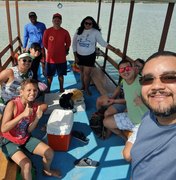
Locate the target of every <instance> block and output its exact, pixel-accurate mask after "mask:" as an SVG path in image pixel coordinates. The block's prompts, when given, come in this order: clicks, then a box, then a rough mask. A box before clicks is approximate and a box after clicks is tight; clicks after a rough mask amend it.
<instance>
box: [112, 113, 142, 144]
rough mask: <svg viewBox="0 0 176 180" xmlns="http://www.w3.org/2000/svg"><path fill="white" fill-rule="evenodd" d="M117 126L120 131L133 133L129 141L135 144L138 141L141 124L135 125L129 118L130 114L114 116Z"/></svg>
mask: <svg viewBox="0 0 176 180" xmlns="http://www.w3.org/2000/svg"><path fill="white" fill-rule="evenodd" d="M114 119H115V122H116V126H117V128H118V129H120V130H129V131H132V132H133V133H132V135H131V136H130V137H129V138H128V141H129V142H131V143H134V142H135V140H136V135H137V131H138V128H139V124H137V125H134V124H133V123H132V122H131V120H130V119H129V117H128V113H126V112H124V113H117V114H115V115H114Z"/></svg>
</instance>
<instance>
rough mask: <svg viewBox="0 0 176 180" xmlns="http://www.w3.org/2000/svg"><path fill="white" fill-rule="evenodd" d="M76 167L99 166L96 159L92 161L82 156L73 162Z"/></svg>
mask: <svg viewBox="0 0 176 180" xmlns="http://www.w3.org/2000/svg"><path fill="white" fill-rule="evenodd" d="M74 164H75V166H76V167H83V168H84V167H89V168H96V167H98V166H99V162H98V161H94V160H92V159H90V158H82V159H78V160H76V161H75V162H74Z"/></svg>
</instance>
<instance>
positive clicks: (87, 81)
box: [83, 66, 92, 95]
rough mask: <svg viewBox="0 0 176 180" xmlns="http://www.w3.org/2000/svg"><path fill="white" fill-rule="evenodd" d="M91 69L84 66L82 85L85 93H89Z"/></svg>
mask: <svg viewBox="0 0 176 180" xmlns="http://www.w3.org/2000/svg"><path fill="white" fill-rule="evenodd" d="M91 71H92V67H88V66H85V67H84V72H83V74H84V79H83V81H84V85H85V91H86V93H87V95H91V92H90V90H89V84H90V79H91V78H90V77H91Z"/></svg>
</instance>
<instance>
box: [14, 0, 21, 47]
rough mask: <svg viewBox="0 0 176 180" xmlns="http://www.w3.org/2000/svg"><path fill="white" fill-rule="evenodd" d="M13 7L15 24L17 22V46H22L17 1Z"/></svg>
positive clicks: (16, 0)
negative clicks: (14, 8)
mask: <svg viewBox="0 0 176 180" xmlns="http://www.w3.org/2000/svg"><path fill="white" fill-rule="evenodd" d="M15 7H16V22H17V33H18V38H19V41H18V42H19V46H21V45H22V43H21V35H20V20H19V9H18V0H15Z"/></svg>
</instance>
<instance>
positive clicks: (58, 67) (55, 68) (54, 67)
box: [45, 62, 67, 76]
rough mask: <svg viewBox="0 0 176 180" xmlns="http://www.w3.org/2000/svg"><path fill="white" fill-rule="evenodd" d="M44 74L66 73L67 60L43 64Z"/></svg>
mask: <svg viewBox="0 0 176 180" xmlns="http://www.w3.org/2000/svg"><path fill="white" fill-rule="evenodd" d="M45 72H46V76H54V75H55V74H56V73H57V75H58V76H60V75H67V62H65V63H59V64H51V63H46V64H45Z"/></svg>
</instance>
